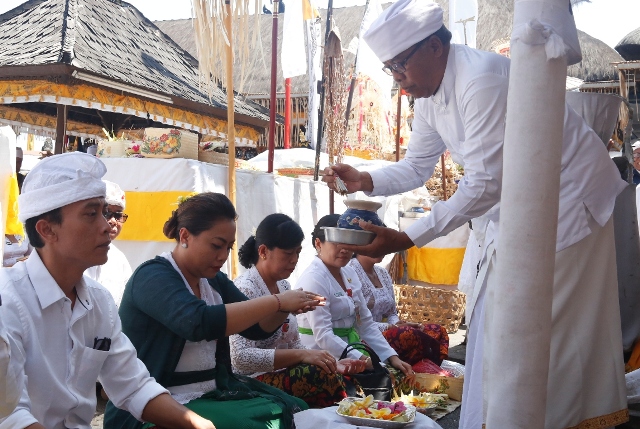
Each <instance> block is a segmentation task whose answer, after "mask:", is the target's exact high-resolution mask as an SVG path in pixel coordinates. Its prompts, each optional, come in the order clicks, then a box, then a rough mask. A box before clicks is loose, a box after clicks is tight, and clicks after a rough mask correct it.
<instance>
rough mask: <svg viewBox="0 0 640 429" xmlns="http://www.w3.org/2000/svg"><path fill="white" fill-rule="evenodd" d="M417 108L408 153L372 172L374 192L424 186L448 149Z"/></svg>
mask: <svg viewBox="0 0 640 429" xmlns="http://www.w3.org/2000/svg"><path fill="white" fill-rule="evenodd" d="M422 113H423V112H421V111H420V110H419V109H416V112H415V118H414V120H413V123H412V127H413V129H412V131H411V138H410V139H409V147H408V148H407V153H406V155H405V157H404V159H402V160H401V161H399V162H396V163H395V164H392V165H389V166H387V167H385V168H381V169H378V170H374V171H370V172H369V174H370V175H371V179H372V180H373V192H371V193H370V195H372V196H375V195H394V194H399V193H402V192H406V191H411V190H413V189H416V188H419V187H421V186H424V184H425V182H426V181H427V180H429V178H430V177H431V175H432V174H433V170H434V168H435V166H436V164H437V163H438V159H439V158H440V155H442V154H443V153H444V151H445V150H447V147H446V146H445V144H444V142H443V141H442V138H441V137H440V135H439V134H438V132H437V131H436V130H434V129H433V128H432V127H431V126H430V125H429V124H428V123H427V121H426V119H425V118H424V115H423V114H422Z"/></svg>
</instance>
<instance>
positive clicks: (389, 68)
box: [382, 38, 429, 76]
mask: <svg viewBox="0 0 640 429" xmlns="http://www.w3.org/2000/svg"><path fill="white" fill-rule="evenodd" d="M428 39H429V38H426V39H424V40H422V41H420V42H418V43H416V45H415V46H414V47H413V49H412V50H411V52H409V55H407V56H406V57H404V60H402V61H398V62H395V61H394V62H392V63H391V64H389V65H385V66H384V67H382V71H383V72H385V73H386V74H388V75H389V76H393V72H396V73H404V72H406V71H407V62H408V61H409V59H410V58H411V57H412V56H413V54H415V53H416V52H418V49H420V46H422V44H423V43H424V42H425V41H427V40H428Z"/></svg>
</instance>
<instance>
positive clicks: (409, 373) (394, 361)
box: [389, 355, 416, 384]
mask: <svg viewBox="0 0 640 429" xmlns="http://www.w3.org/2000/svg"><path fill="white" fill-rule="evenodd" d="M389 363H390V364H391V366H392V367H394V368H396V369H399V370H400V371H401V372H402V373H403V374H404V375H405V376H406V377H407V378H405V380H406V381H407V382H408V383H409V384H412V383H413V381H414V380H415V377H416V373H415V372H414V371H413V368H411V365H409V364H408V363H406V362H405V361H403V360H401V359H400V358H399V357H398V355H394V356H391V357H390V358H389Z"/></svg>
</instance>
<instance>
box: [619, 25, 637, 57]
mask: <svg viewBox="0 0 640 429" xmlns="http://www.w3.org/2000/svg"><path fill="white" fill-rule="evenodd" d="M616 51H618V53H619V54H620V55H622V57H623V58H624V59H625V60H627V61H639V60H640V27H638V28H636V29H635V30H633V31H632V32H631V33H629V34H627V35H626V36H624V37H623V38H622V40H620V42H618V44H617V45H616Z"/></svg>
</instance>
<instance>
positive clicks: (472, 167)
mask: <svg viewBox="0 0 640 429" xmlns="http://www.w3.org/2000/svg"><path fill="white" fill-rule="evenodd" d="M507 89H508V79H507V78H506V77H499V76H493V75H492V76H489V77H484V78H482V79H477V80H476V81H473V82H471V83H470V85H469V87H468V88H467V89H466V90H465V92H464V94H463V96H462V97H461V99H462V102H461V104H460V105H459V107H460V114H461V116H462V121H463V123H464V130H465V136H466V141H465V142H464V154H463V156H464V169H465V174H464V177H463V178H462V180H461V181H460V183H459V184H458V190H457V191H456V193H455V194H453V196H452V197H451V198H449V199H448V200H447V201H439V202H438V203H436V204H434V206H433V207H432V209H431V214H430V215H429V216H427V217H424V218H421V219H419V220H418V221H416V222H414V223H413V225H411V226H410V227H409V228H407V229H406V230H405V233H406V234H407V235H408V236H409V238H410V239H411V241H413V243H414V244H415V245H416V246H418V247H422V246H424V245H425V244H427V243H429V242H430V241H432V240H433V239H435V238H437V237H440V236H443V235H446V234H448V233H449V232H451V231H453V230H454V229H456V228H458V227H459V226H461V225H462V224H464V223H465V222H467V221H469V220H471V219H474V218H477V217H480V216H482V215H483V214H485V213H486V212H487V211H488V210H489V209H491V208H492V207H493V206H495V205H496V204H497V203H498V202H499V201H500V192H501V189H502V147H503V142H504V125H505V115H506V108H507V103H506V99H507Z"/></svg>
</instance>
